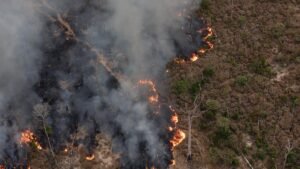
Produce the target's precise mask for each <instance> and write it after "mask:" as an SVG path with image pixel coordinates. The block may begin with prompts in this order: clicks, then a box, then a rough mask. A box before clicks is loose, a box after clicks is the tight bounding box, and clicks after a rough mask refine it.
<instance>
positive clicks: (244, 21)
mask: <svg viewBox="0 0 300 169" xmlns="http://www.w3.org/2000/svg"><path fill="white" fill-rule="evenodd" d="M245 23H246V17H245V16H242V15H241V16H239V18H238V24H239V26H244V25H245Z"/></svg>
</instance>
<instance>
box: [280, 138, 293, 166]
mask: <svg viewBox="0 0 300 169" xmlns="http://www.w3.org/2000/svg"><path fill="white" fill-rule="evenodd" d="M285 148H286V152H285V154H284V162H283V166H282V169H285V166H286V162H287V159H288V156H289V154H290V153H291V151H293V149H294V145H293V143H291V141H290V139H288V141H287V145H286V146H285Z"/></svg>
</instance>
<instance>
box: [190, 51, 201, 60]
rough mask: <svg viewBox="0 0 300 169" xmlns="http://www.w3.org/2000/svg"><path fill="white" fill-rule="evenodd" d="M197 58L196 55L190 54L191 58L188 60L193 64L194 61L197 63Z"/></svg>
mask: <svg viewBox="0 0 300 169" xmlns="http://www.w3.org/2000/svg"><path fill="white" fill-rule="evenodd" d="M198 59H199V58H198V55H197V54H196V53H193V54H192V57H191V58H190V60H191V61H192V62H195V61H197V60H198Z"/></svg>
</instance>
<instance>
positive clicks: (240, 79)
mask: <svg viewBox="0 0 300 169" xmlns="http://www.w3.org/2000/svg"><path fill="white" fill-rule="evenodd" d="M248 81H249V79H248V77H247V76H238V77H237V78H236V79H235V84H237V85H238V86H241V87H243V86H246V85H247V83H248Z"/></svg>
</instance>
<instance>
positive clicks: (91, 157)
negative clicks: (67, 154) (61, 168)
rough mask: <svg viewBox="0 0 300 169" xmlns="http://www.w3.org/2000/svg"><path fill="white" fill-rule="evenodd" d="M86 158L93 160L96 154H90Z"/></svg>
mask: <svg viewBox="0 0 300 169" xmlns="http://www.w3.org/2000/svg"><path fill="white" fill-rule="evenodd" d="M85 159H86V160H88V161H92V160H94V159H95V155H94V154H91V155H89V156H86V157H85Z"/></svg>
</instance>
